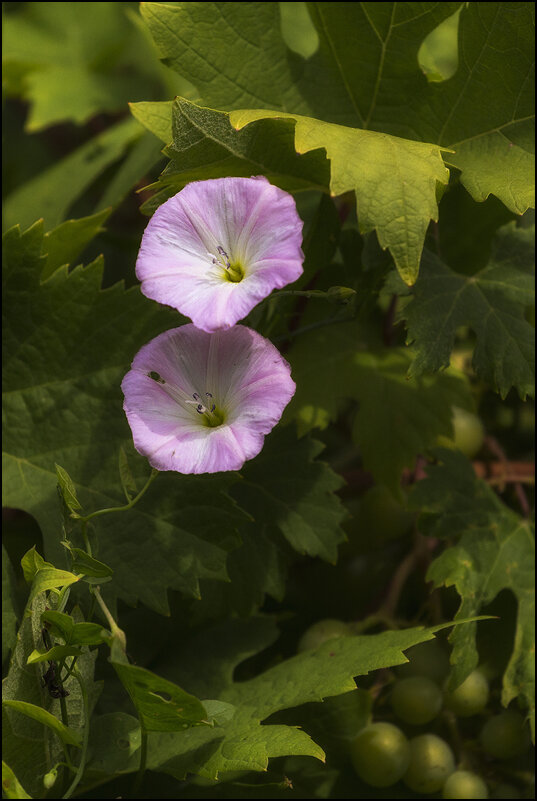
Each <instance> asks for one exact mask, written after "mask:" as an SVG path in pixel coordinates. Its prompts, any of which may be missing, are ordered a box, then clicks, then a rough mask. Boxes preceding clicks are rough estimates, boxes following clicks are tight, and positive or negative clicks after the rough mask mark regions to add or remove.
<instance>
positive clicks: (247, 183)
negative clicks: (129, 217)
mask: <svg viewBox="0 0 537 801" xmlns="http://www.w3.org/2000/svg"><path fill="white" fill-rule="evenodd" d="M301 242H302V220H301V219H300V217H299V216H298V214H297V211H296V206H295V202H294V200H293V198H292V197H291V195H289V194H288V193H287V192H284V191H283V190H282V189H278V187H276V186H272V184H270V183H269V182H268V181H267V179H266V178H263V177H258V178H216V179H212V180H209V181H195V182H193V183H191V184H188V185H187V186H185V188H184V189H182V190H181V191H180V192H179V193H178V194H177V195H175V196H174V197H172V198H170V199H169V200H167V201H166V203H163V204H162V206H160V207H159V208H158V209H157V210H156V212H155V213H154V214H153V217H152V218H151V220H150V221H149V224H148V226H147V228H146V229H145V231H144V235H143V237H142V244H141V246H140V252H139V254H138V259H137V261H136V275H137V276H138V278H139V279H140V281H141V282H142V287H141V289H142V292H143V294H144V295H146V296H147V297H148V298H152V299H153V300H157V301H158V302H159V303H164V304H166V305H167V306H173V307H174V308H175V309H178V311H180V312H181V313H182V314H184V315H186V316H187V317H190V319H191V320H192V322H193V323H194V325H196V326H197V327H198V328H202V329H203V330H204V331H218V330H219V329H221V328H229V327H230V326H232V325H235V323H236V322H237V321H238V320H242V318H243V317H245V316H246V315H247V314H248V313H249V312H250V311H251V310H252V309H253V308H254V306H255V305H256V304H257V303H259V301H260V300H263V298H266V297H267V295H270V293H271V292H272V290H273V289H279V288H281V287H283V286H285V285H286V284H289V283H290V282H291V281H296V279H297V278H298V277H299V276H300V275H301V273H302V261H303V259H304V254H303V253H302V250H301V247H300V245H301Z"/></svg>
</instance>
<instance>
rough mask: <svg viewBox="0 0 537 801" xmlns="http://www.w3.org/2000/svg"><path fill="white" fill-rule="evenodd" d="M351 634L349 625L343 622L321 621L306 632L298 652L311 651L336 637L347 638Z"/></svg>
mask: <svg viewBox="0 0 537 801" xmlns="http://www.w3.org/2000/svg"><path fill="white" fill-rule="evenodd" d="M350 633H351V632H350V628H349V626H348V624H347V623H344V622H343V621H342V620H332V619H331V618H326V620H319V621H318V622H317V623H314V624H313V625H312V626H310V627H309V629H307V630H306V631H305V632H304V634H303V635H302V637H301V638H300V640H299V642H298V647H297V651H298V653H299V654H301V653H302V652H303V651H311V650H313V649H315V648H318V647H319V646H320V645H322V643H323V642H326V641H327V640H332V639H334V637H347V636H348V635H349V634H350Z"/></svg>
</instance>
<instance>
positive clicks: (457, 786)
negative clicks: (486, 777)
mask: <svg viewBox="0 0 537 801" xmlns="http://www.w3.org/2000/svg"><path fill="white" fill-rule="evenodd" d="M488 797H489V791H488V789H487V785H486V784H485V782H484V781H483V779H482V778H481V776H478V775H477V774H475V773H472V772H471V771H470V770H456V771H455V773H452V774H451V776H449V777H448V779H447V781H446V783H445V784H444V789H443V790H442V798H488Z"/></svg>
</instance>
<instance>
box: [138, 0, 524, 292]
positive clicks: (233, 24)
mask: <svg viewBox="0 0 537 801" xmlns="http://www.w3.org/2000/svg"><path fill="white" fill-rule="evenodd" d="M308 6H309V9H310V13H311V15H312V19H313V22H314V25H315V27H316V30H317V34H318V37H319V47H318V50H317V51H316V52H315V53H314V54H313V55H312V56H311V57H310V58H307V59H304V58H302V57H301V56H299V55H297V54H296V53H294V52H291V51H290V50H289V49H288V48H287V46H286V45H285V43H284V41H283V39H282V36H281V33H280V26H279V24H278V23H279V20H278V8H277V6H276V5H273V4H270V5H269V4H267V3H256V4H255V13H253V8H254V6H252V4H250V5H249V7H248V9H246V8H244V7H241V6H240V5H239V4H229V3H211V4H210V5H207V4H206V3H205V4H203V8H202V5H201V4H200V3H189V4H188V5H177V6H168V5H165V4H147V5H145V6H143V7H142V15H143V17H144V19H145V21H146V23H147V24H148V26H149V29H150V31H151V33H152V35H153V38H154V39H155V42H156V44H157V47H158V48H159V51H160V55H161V57H162V58H163V60H164V62H165V63H166V64H168V65H169V66H171V67H172V68H173V69H175V70H176V71H178V72H180V73H181V74H183V75H186V76H187V77H188V79H189V80H190V81H192V83H193V84H195V85H196V87H197V88H198V90H199V93H200V97H201V99H202V102H203V104H204V105H206V106H211V107H212V108H217V109H218V108H220V109H222V108H224V109H226V110H231V111H232V113H231V115H230V119H231V122H232V124H233V125H234V126H235V127H236V128H241V127H242V126H243V125H245V124H246V123H251V122H252V120H259V119H260V118H263V117H277V118H280V119H281V118H285V117H292V118H293V119H296V120H297V125H296V149H297V151H298V152H306V151H308V150H310V149H312V148H319V147H321V148H323V147H324V148H326V150H327V154H328V157H329V158H330V159H331V191H332V192H333V193H334V194H337V193H338V192H340V191H345V189H356V190H357V198H358V206H359V219H360V225H361V227H362V230H364V231H367V230H370V229H371V228H373V227H377V229H378V231H379V238H380V240H381V243H382V245H383V247H386V246H388V247H389V248H390V250H391V252H392V253H393V255H394V257H395V260H396V263H397V266H398V268H399V269H400V271H401V275H402V276H403V277H404V279H405V280H406V281H407V282H408V283H412V282H413V281H414V280H415V278H416V276H417V273H418V262H419V255H420V252H421V247H422V244H423V235H422V234H423V231H424V229H425V227H426V225H427V223H428V221H429V219H431V218H432V219H436V203H435V199H434V187H435V182H436V181H437V180H440V181H445V171H444V175H443V176H442V177H439V176H441V172H442V168H441V166H440V151H441V149H448V150H456V153H454V154H449V155H446V156H445V157H444V160H445V161H446V162H447V163H448V164H450V165H453V166H456V167H458V168H459V169H461V170H462V176H461V181H462V183H463V184H464V185H465V186H466V188H467V189H468V191H470V193H471V194H472V196H473V197H474V198H475V199H476V200H484V199H485V198H486V197H487V196H488V195H489V194H490V193H494V194H496V195H497V196H498V197H499V198H500V199H501V200H502V202H503V203H505V204H506V205H507V206H508V208H509V209H510V210H511V211H513V212H515V213H518V214H520V213H522V212H523V211H524V210H525V209H526V208H528V206H530V205H531V204H532V203H533V202H534V201H533V184H532V180H531V175H532V173H533V169H532V165H533V155H532V147H533V145H532V138H533V137H532V130H533V127H532V126H533V105H532V103H533V88H532V86H533V84H532V79H533V74H532V69H533V64H532V58H533V45H532V33H531V32H532V22H533V13H534V12H533V9H532V8H530V7H529V6H528V4H525V3H517V4H513V3H509V4H507V3H496V4H494V5H493V6H492V5H490V4H489V5H487V6H483V5H482V4H481V5H480V4H470V6H469V7H468V8H464V9H463V10H462V12H461V14H460V31H461V40H460V41H461V44H460V51H461V52H460V58H459V67H458V69H457V71H456V73H455V75H454V76H453V77H452V78H451V79H450V80H449V81H442V82H440V83H429V82H428V81H427V79H426V78H425V76H424V75H423V74H422V72H421V71H420V69H419V66H418V59H417V54H418V50H419V48H420V46H421V44H422V42H423V40H424V38H425V37H426V36H427V35H428V34H429V33H430V32H431V31H432V30H433V29H434V28H435V27H436V26H437V25H438V24H439V23H441V22H442V21H443V20H444V19H446V18H447V17H448V16H450V15H451V14H452V13H453V12H455V11H457V10H458V8H459V7H458V6H457V4H454V3H453V4H451V3H442V4H434V5H433V4H431V5H429V6H428V7H425V8H424V7H423V5H416V4H410V3H389V4H387V3H382V4H380V3H379V4H377V5H375V6H364V5H362V4H359V3H354V4H352V5H349V4H348V3H330V5H328V4H327V3H309V4H308ZM328 9H329V10H328ZM200 20H203V22H202V23H201V24H200ZM505 52H509V53H510V54H511V55H512V60H511V59H509V60H507V59H505V58H504V56H503V53H505ZM244 75H247V76H248V81H247V82H246V81H244V78H243V76H244ZM484 97H486V99H487V102H486V103H484V102H483V98H484ZM237 109H248V110H247V111H245V110H242V111H237ZM259 109H269V110H268V111H260V110H259ZM162 111H163V108H162V106H161V107H159V109H158V112H159V113H162ZM145 114H147V115H149V116H152V113H151V110H150V108H149V107H146V108H145V109H144V110H143V112H142V113H141V114H140V115H139V116H138V118H139V119H142V120H143V116H145ZM153 116H154V115H153ZM273 121H274V120H273ZM280 124H281V125H282V126H283V127H284V126H286V124H287V122H286V120H285V119H282V121H281V123H280ZM336 125H337V126H345V127H335V126H336ZM360 129H361V130H360ZM368 129H369V135H368V134H367V133H366V131H367V130H368ZM187 130H189V129H187ZM379 133H382V134H384V136H383V137H382V136H379V135H378V134H379ZM205 134H206V139H207V140H211V137H212V134H213V127H212V126H208V127H207V129H206V130H205ZM387 135H388V136H387ZM394 137H399V139H395V138H394ZM401 139H403V140H404V141H401ZM217 142H218V143H219V139H218V137H217ZM418 142H419V143H420V144H419V145H418ZM423 143H431V144H429V145H425V144H423ZM213 144H214V143H213V142H212V141H206V142H205V144H204V146H203V147H200V149H199V150H200V151H201V157H200V164H199V165H198V166H199V167H200V168H201V170H200V176H199V177H206V176H204V175H203V169H204V168H205V169H206V168H207V166H208V156H207V153H208V151H209V146H212V145H213ZM260 144H261V143H260ZM427 148H428V149H427ZM264 149H265V151H266V152H268V151H270V143H269V144H267V145H264ZM189 155H190V154H187V158H188V157H189ZM192 155H196V154H192ZM394 159H395V165H396V167H397V169H394ZM216 161H217V163H218V165H219V169H220V170H222V169H225V168H226V163H225V161H224V159H223V154H222V151H220V157H219V158H217V159H216ZM411 165H414V166H413V167H412V166H411ZM434 165H436V166H434ZM236 169H237V162H236V159H235V158H233V157H231V158H230V159H229V170H230V172H228V174H234V172H233V171H234V170H236ZM405 171H407V172H408V176H409V177H410V180H408V178H407V177H406V176H405V174H404V173H405ZM394 176H395V185H396V186H397V190H399V191H394V190H395V188H396V187H395V186H393V187H392V186H391V184H392V183H394V180H393V179H394ZM416 176H419V179H420V181H419V184H418V182H417V181H416ZM368 182H369V183H368ZM371 186H374V187H375V192H374V193H373V197H375V199H376V198H377V197H378V196H379V193H380V196H381V197H382V203H379V204H377V203H376V202H372V201H371V191H370V188H371ZM409 192H411V193H412V196H410V195H409V194H408V193H409ZM161 199H162V198H161Z"/></svg>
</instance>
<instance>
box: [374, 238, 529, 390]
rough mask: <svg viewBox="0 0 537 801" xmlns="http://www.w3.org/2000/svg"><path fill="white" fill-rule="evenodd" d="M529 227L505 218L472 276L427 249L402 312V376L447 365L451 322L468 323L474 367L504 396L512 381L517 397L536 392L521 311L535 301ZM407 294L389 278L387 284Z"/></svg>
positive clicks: (454, 327) (452, 336)
mask: <svg viewBox="0 0 537 801" xmlns="http://www.w3.org/2000/svg"><path fill="white" fill-rule="evenodd" d="M534 238H535V233H534V229H522V228H517V227H516V225H515V223H514V222H513V223H510V224H508V225H506V226H504V227H503V228H501V229H500V231H499V232H498V235H497V237H496V240H495V245H494V248H493V253H492V257H491V261H490V262H489V264H488V265H487V266H486V267H484V268H483V269H481V270H479V271H478V272H476V273H475V274H474V275H470V276H467V275H462V274H460V273H456V272H455V271H454V270H451V269H450V268H449V267H447V266H446V265H445V264H443V262H442V261H440V259H439V258H437V257H436V256H435V255H434V254H432V253H430V252H429V251H425V252H424V256H423V267H424V269H423V270H422V272H421V274H420V278H419V279H418V281H417V283H416V285H415V286H414V287H412V289H411V290H410V295H411V297H412V300H411V301H410V302H409V303H407V304H405V306H404V307H403V309H402V311H401V316H402V317H403V318H404V319H405V322H406V326H407V329H408V337H407V341H408V342H409V343H412V344H413V348H414V351H415V354H416V355H415V358H414V360H413V362H412V365H411V366H410V370H409V375H410V376H419V375H420V374H422V373H423V372H425V371H427V370H439V369H440V368H442V367H446V366H447V365H448V364H449V357H450V354H451V351H452V348H453V344H454V341H455V336H456V332H457V328H458V327H459V326H461V325H469V326H470V327H471V328H472V329H473V330H474V331H475V334H476V338H477V342H476V346H475V350H474V355H473V360H472V362H473V366H474V368H475V370H476V372H477V373H478V374H479V375H481V376H482V377H483V378H484V379H485V380H486V381H488V382H489V383H490V384H492V386H493V387H494V388H495V389H496V390H497V391H498V392H499V393H500V395H501V396H502V398H505V396H506V395H507V393H508V392H509V390H510V388H511V387H512V386H514V387H516V389H517V390H518V393H519V395H520V397H521V398H522V399H523V400H524V399H525V398H526V396H527V395H532V396H533V394H534V392H535V388H534V383H535V367H534V364H535V332H534V329H533V327H532V326H531V325H530V324H529V323H528V322H527V320H526V319H525V317H524V313H525V310H526V307H527V306H529V305H530V304H533V305H535V284H534V272H533V260H534ZM397 285H399V291H402V292H404V293H405V294H406V293H408V291H409V290H407V289H406V288H405V289H403V286H402V283H401V282H399V281H398V280H397V278H396V277H395V276H394V277H393V278H391V279H390V288H391V289H396V287H397Z"/></svg>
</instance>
